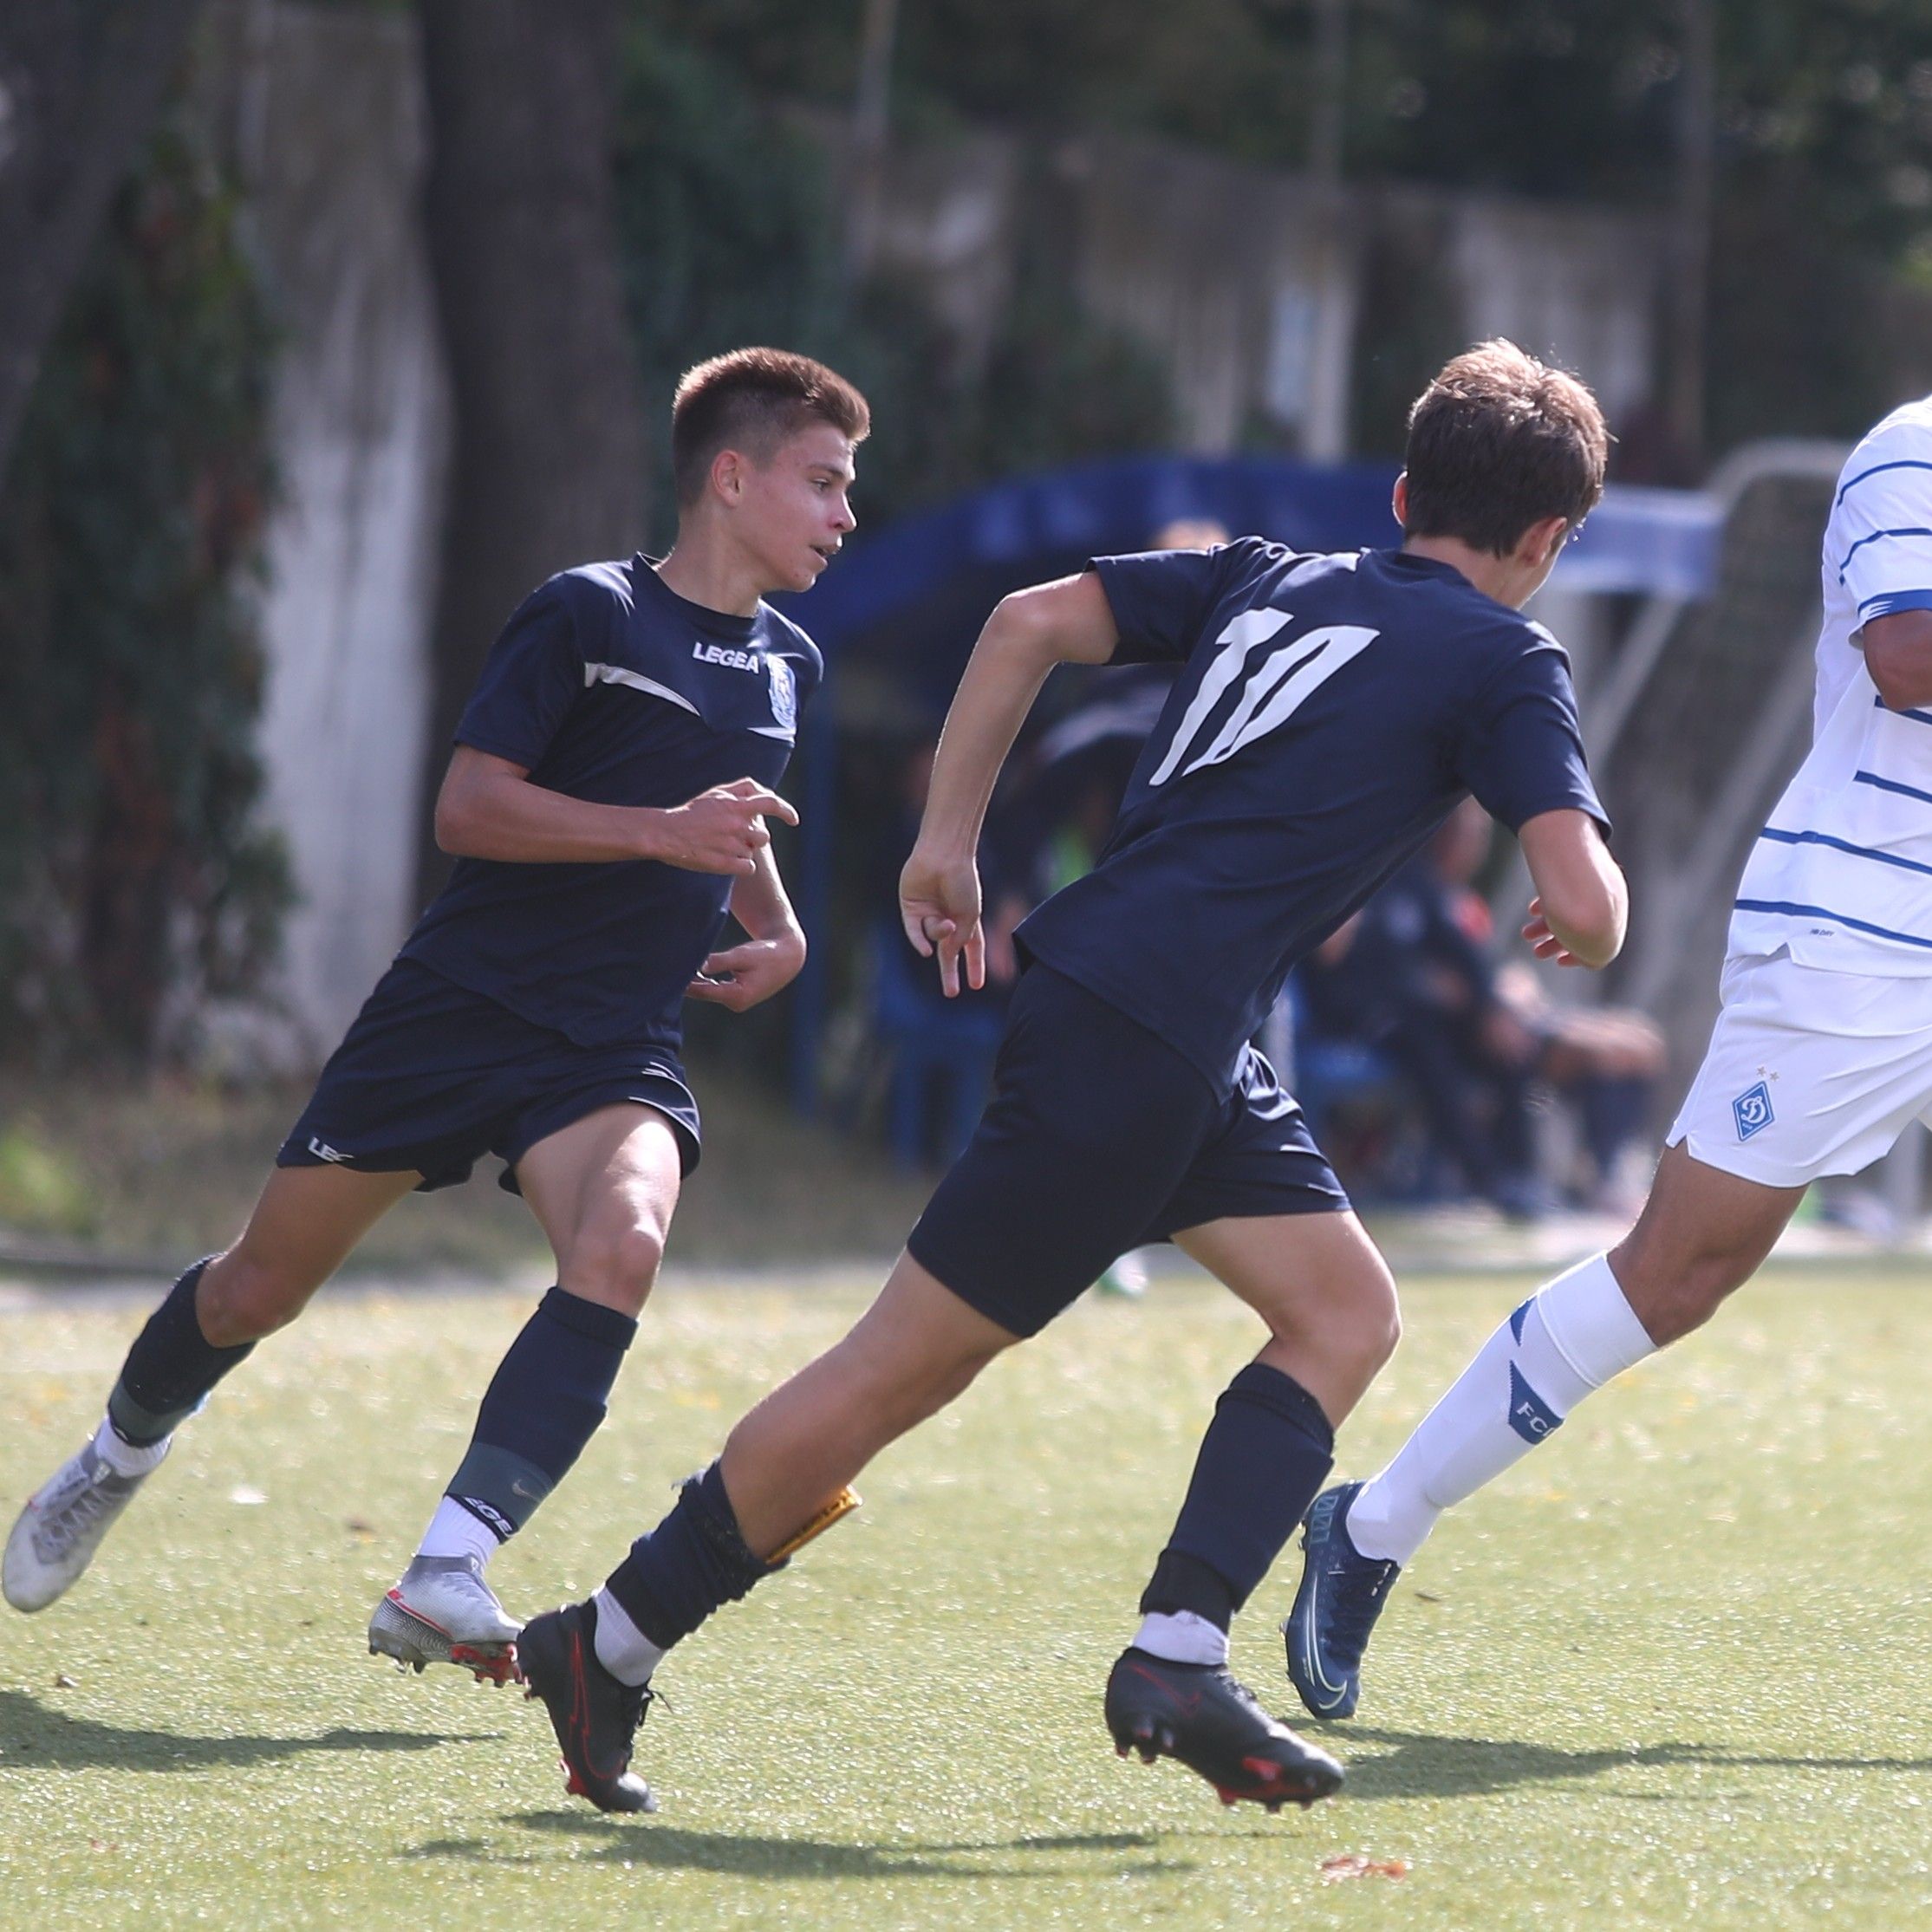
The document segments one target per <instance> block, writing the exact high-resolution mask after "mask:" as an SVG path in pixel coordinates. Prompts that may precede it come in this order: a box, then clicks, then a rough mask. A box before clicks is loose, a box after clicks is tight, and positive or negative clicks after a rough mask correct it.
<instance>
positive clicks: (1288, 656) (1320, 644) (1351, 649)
mask: <svg viewBox="0 0 1932 1932" xmlns="http://www.w3.org/2000/svg"><path fill="white" fill-rule="evenodd" d="M1292 621H1293V619H1292V617H1291V615H1290V613H1288V612H1287V611H1285V610H1244V611H1243V612H1242V613H1241V614H1240V615H1239V617H1237V618H1235V619H1234V620H1233V621H1232V622H1231V623H1230V624H1229V625H1228V627H1227V628H1226V630H1224V631H1223V632H1222V633H1221V634H1220V636H1219V637H1218V638H1216V639H1215V640H1214V643H1215V647H1216V651H1217V655H1216V657H1215V659H1214V661H1213V663H1212V664H1210V665H1209V666H1208V667H1207V675H1206V676H1205V677H1203V678H1202V680H1200V690H1199V691H1197V692H1195V693H1194V702H1193V703H1192V704H1190V705H1189V706H1187V715H1186V716H1185V717H1183V718H1182V719H1181V727H1180V729H1179V730H1178V731H1177V732H1175V733H1174V743H1173V744H1172V745H1169V746H1168V755H1167V756H1166V757H1165V758H1162V759H1161V764H1160V768H1159V769H1158V770H1157V771H1155V774H1154V776H1153V777H1151V778H1149V779H1148V784H1150V785H1163V784H1166V783H1167V782H1168V779H1169V778H1171V777H1174V775H1175V773H1176V772H1177V771H1178V772H1179V774H1180V776H1181V777H1187V774H1188V773H1189V772H1190V771H1200V769H1201V767H1202V766H1203V765H1207V764H1222V763H1224V762H1225V761H1226V760H1227V759H1229V758H1233V756H1234V754H1235V753H1236V752H1237V751H1239V750H1240V749H1241V747H1242V746H1243V745H1252V744H1253V742H1254V741H1255V739H1256V738H1265V737H1266V736H1267V735H1268V733H1269V732H1272V731H1274V730H1277V729H1278V727H1279V726H1280V725H1283V724H1284V723H1285V722H1286V720H1287V719H1289V718H1291V717H1292V716H1293V715H1294V712H1295V711H1296V710H1297V708H1298V706H1300V705H1301V704H1302V703H1303V701H1304V699H1306V698H1307V697H1308V694H1309V693H1311V691H1314V690H1315V689H1316V688H1317V686H1320V685H1323V684H1324V683H1326V682H1327V681H1328V680H1329V679H1330V678H1332V677H1333V676H1334V675H1335V673H1337V671H1339V670H1340V669H1341V668H1342V667H1343V665H1344V664H1346V663H1347V662H1348V661H1349V660H1350V659H1351V658H1353V657H1355V656H1356V655H1357V654H1359V653H1361V652H1362V651H1363V650H1365V649H1367V647H1369V644H1370V643H1371V642H1372V641H1374V640H1375V639H1376V638H1377V637H1379V636H1380V635H1381V632H1379V631H1373V630H1368V629H1365V628H1363V626H1362V625H1360V624H1327V625H1324V627H1323V628H1321V629H1320V630H1314V631H1309V632H1307V633H1306V634H1304V635H1303V636H1300V637H1296V638H1291V639H1290V640H1289V641H1288V642H1287V643H1285V644H1277V645H1275V646H1274V647H1273V648H1272V649H1271V650H1269V651H1267V652H1266V653H1265V654H1264V655H1263V656H1262V657H1261V659H1260V661H1259V663H1257V664H1254V665H1253V666H1252V668H1251V667H1250V663H1249V660H1250V659H1251V657H1252V655H1253V654H1255V653H1256V652H1257V651H1259V650H1260V648H1261V647H1262V646H1264V645H1265V644H1268V643H1270V642H1271V641H1272V639H1273V638H1274V636H1275V635H1276V634H1277V633H1278V631H1280V630H1281V629H1282V628H1283V627H1284V626H1285V625H1287V624H1289V623H1291V622H1292ZM1237 678H1242V679H1245V680H1246V681H1245V683H1244V685H1243V687H1242V691H1241V695H1240V698H1239V700H1238V701H1237V703H1236V704H1235V706H1234V709H1233V711H1232V712H1229V713H1228V716H1227V719H1226V723H1225V724H1223V725H1222V726H1221V728H1220V730H1219V731H1218V732H1215V733H1214V735H1213V739H1212V740H1211V741H1210V742H1209V743H1208V745H1207V748H1206V749H1205V750H1203V751H1199V752H1198V753H1195V746H1196V744H1197V742H1198V741H1199V739H1200V736H1201V733H1202V730H1203V728H1204V727H1205V726H1206V725H1207V720H1208V719H1209V718H1210V717H1211V716H1213V712H1214V709H1215V707H1216V706H1218V705H1219V704H1220V701H1221V699H1222V698H1223V697H1225V696H1226V693H1227V691H1228V688H1229V686H1231V685H1233V683H1234V681H1235V680H1236V679H1237ZM1191 753H1192V754H1194V755H1193V756H1190V754H1191ZM1183 758H1185V759H1187V763H1186V764H1182V763H1181V760H1182V759H1183Z"/></svg>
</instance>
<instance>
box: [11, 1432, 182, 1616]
mask: <svg viewBox="0 0 1932 1932" xmlns="http://www.w3.org/2000/svg"><path fill="white" fill-rule="evenodd" d="M157 1467H159V1463H158V1462H157ZM153 1473H154V1472H153V1469H147V1470H144V1471H143V1472H142V1473H140V1475H138V1476H124V1475H122V1474H121V1473H120V1471H118V1470H117V1469H116V1468H115V1467H114V1465H113V1464H112V1463H110V1462H109V1461H108V1460H107V1458H106V1457H105V1456H103V1455H102V1454H101V1452H100V1451H99V1450H98V1449H97V1448H95V1447H94V1444H93V1443H92V1442H89V1443H88V1445H87V1447H85V1448H83V1449H82V1450H81V1452H80V1454H78V1455H74V1456H69V1457H68V1460H66V1461H65V1462H63V1463H62V1465H61V1466H60V1467H59V1468H58V1469H56V1470H55V1472H54V1473H53V1475H52V1476H51V1477H49V1480H47V1482H46V1483H45V1484H43V1485H42V1486H41V1487H40V1488H39V1489H38V1490H36V1492H35V1493H33V1494H32V1495H31V1496H29V1498H28V1499H27V1506H26V1507H25V1508H24V1509H23V1510H22V1511H21V1512H20V1515H19V1517H18V1519H16V1522H15V1524H14V1526H13V1531H12V1533H11V1534H10V1536H9V1537H8V1538H7V1553H6V1556H5V1558H4V1559H3V1560H0V1591H3V1592H4V1594H5V1596H6V1599H7V1601H8V1602H9V1603H11V1604H12V1605H13V1607H14V1608H15V1609H16V1610H45V1609H46V1608H47V1606H48V1605H49V1603H52V1602H54V1601H55V1598H56V1597H61V1596H63V1595H64V1594H65V1593H66V1591H67V1590H68V1588H69V1587H70V1586H71V1585H72V1584H74V1583H75V1581H76V1580H77V1579H78V1577H80V1574H81V1571H83V1570H85V1569H86V1568H87V1566H88V1564H90V1563H92V1562H93V1561H94V1551H96V1550H98V1549H99V1548H100V1547H101V1538H102V1537H104V1536H105V1535H106V1534H107V1532H108V1530H109V1529H111V1528H112V1527H113V1526H114V1519H115V1518H116V1517H117V1516H119V1515H120V1512H121V1511H122V1510H124V1509H126V1508H127V1506H128V1504H129V1503H131V1502H132V1501H133V1499H134V1492H135V1491H136V1490H137V1489H139V1488H140V1486H141V1485H142V1484H143V1483H144V1482H146V1480H147V1479H148V1477H149V1476H151V1475H153Z"/></svg>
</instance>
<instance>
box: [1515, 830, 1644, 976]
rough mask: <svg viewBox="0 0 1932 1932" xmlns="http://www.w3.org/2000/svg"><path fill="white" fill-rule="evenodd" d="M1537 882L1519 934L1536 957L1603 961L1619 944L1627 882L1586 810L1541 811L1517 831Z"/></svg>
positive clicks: (1563, 962) (1565, 962)
mask: <svg viewBox="0 0 1932 1932" xmlns="http://www.w3.org/2000/svg"><path fill="white" fill-rule="evenodd" d="M1517 836H1518V838H1519V839H1520V840H1521V841H1522V845H1523V857H1524V859H1525V861H1526V862H1527V863H1528V865H1529V868H1530V877H1531V878H1532V880H1533V881H1535V883H1536V897H1535V898H1534V899H1532V901H1530V917H1529V921H1528V923H1527V924H1526V925H1525V927H1523V937H1524V938H1525V940H1528V941H1529V944H1530V950H1531V951H1532V952H1533V953H1535V954H1536V956H1537V958H1538V959H1554V960H1555V961H1556V962H1557V964H1558V966H1608V965H1609V964H1610V961H1611V960H1612V959H1615V958H1616V957H1617V954H1618V953H1620V952H1621V951H1622V950H1623V932H1624V928H1625V927H1626V926H1627V925H1628V924H1629V922H1630V888H1628V887H1627V886H1626V885H1625V884H1624V882H1623V871H1622V868H1620V867H1619V866H1618V865H1617V861H1616V860H1615V859H1613V858H1612V857H1611V856H1610V847H1609V846H1607V845H1606V844H1605V843H1604V842H1603V829H1602V828H1601V827H1600V826H1599V825H1598V824H1597V821H1596V820H1595V819H1594V818H1592V817H1591V816H1590V814H1589V813H1588V812H1584V811H1571V810H1564V811H1546V812H1539V813H1538V815H1537V816H1535V817H1534V818H1532V819H1527V820H1525V822H1524V823H1523V825H1522V826H1521V828H1520V829H1519V831H1518V833H1517Z"/></svg>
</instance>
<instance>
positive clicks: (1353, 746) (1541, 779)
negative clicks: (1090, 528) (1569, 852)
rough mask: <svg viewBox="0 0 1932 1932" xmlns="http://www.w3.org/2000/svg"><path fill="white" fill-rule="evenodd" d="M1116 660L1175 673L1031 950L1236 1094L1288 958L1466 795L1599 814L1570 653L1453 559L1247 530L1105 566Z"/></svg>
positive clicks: (1503, 811) (1500, 808)
mask: <svg viewBox="0 0 1932 1932" xmlns="http://www.w3.org/2000/svg"><path fill="white" fill-rule="evenodd" d="M1093 568H1094V569H1096V570H1097V571H1098V572H1099V573H1100V581H1101V585H1102V587H1103V589H1104V590H1105V592H1106V594H1107V601H1108V602H1109V605H1111V606H1112V608H1113V613H1114V620H1115V622H1116V625H1117V626H1118V628H1119V630H1120V636H1121V641H1120V647H1119V649H1118V650H1117V651H1116V654H1115V661H1116V663H1122V662H1151V661H1157V660H1180V661H1181V664H1182V669H1181V675H1180V676H1179V678H1178V679H1177V680H1175V683H1174V691H1173V693H1172V694H1171V695H1170V696H1169V698H1168V701H1167V704H1166V706H1164V707H1163V708H1162V710H1161V719H1160V722H1159V723H1158V724H1157V725H1155V729H1154V732H1153V734H1152V736H1151V737H1149V738H1148V742H1147V744H1146V745H1145V747H1144V748H1143V750H1142V753H1141V757H1140V761H1139V763H1138V764H1136V765H1135V769H1134V776H1133V778H1132V779H1131V781H1130V782H1129V785H1128V790H1127V796H1126V797H1125V799H1124V800H1123V802H1122V805H1121V811H1120V816H1119V818H1118V820H1117V821H1116V824H1115V827H1114V833H1113V836H1112V838H1111V839H1110V840H1109V842H1108V845H1107V848H1106V849H1105V850H1104V851H1103V853H1102V854H1101V857H1100V862H1099V863H1098V864H1097V865H1096V867H1095V868H1094V869H1093V871H1091V872H1090V873H1089V874H1088V875H1087V876H1086V877H1085V878H1083V879H1080V880H1077V881H1075V882H1074V883H1073V884H1072V885H1070V886H1069V887H1067V888H1066V889H1065V890H1064V891H1063V892H1060V893H1057V894H1055V895H1054V897H1052V898H1051V899H1050V900H1049V901H1047V902H1046V904H1045V905H1044V906H1042V907H1040V908H1039V910H1038V912H1036V913H1034V914H1033V915H1032V916H1031V918H1030V919H1028V920H1025V922H1024V923H1023V924H1022V925H1021V927H1020V928H1019V933H1018V938H1019V940H1020V943H1021V945H1022V946H1024V947H1025V950H1026V952H1027V953H1030V954H1031V956H1032V957H1034V958H1035V959H1041V960H1043V961H1044V962H1045V963H1046V964H1047V965H1049V966H1052V967H1054V968H1055V969H1056V970H1057V971H1058V972H1060V973H1064V974H1065V975H1066V976H1067V977H1068V978H1069V979H1077V980H1078V981H1079V982H1080V983H1081V984H1082V985H1083V986H1086V987H1087V988H1088V989H1089V990H1090V992H1096V993H1097V994H1099V995H1100V997H1101V998H1102V999H1105V1000H1107V1001H1108V1002H1109V1004H1110V1005H1115V1006H1117V1007H1118V1008H1119V1009H1120V1010H1121V1011H1122V1012H1124V1013H1126V1014H1128V1015H1129V1017H1130V1018H1134V1019H1136V1020H1138V1021H1139V1022H1140V1023H1141V1024H1142V1025H1143V1026H1146V1027H1148V1029H1149V1030H1150V1031H1153V1032H1155V1033H1156V1034H1158V1035H1159V1036H1160V1037H1161V1038H1162V1039H1164V1040H1166V1041H1167V1042H1168V1044H1170V1045H1172V1046H1174V1047H1175V1048H1177V1049H1179V1051H1181V1052H1182V1053H1184V1054H1186V1055H1187V1057H1188V1058H1189V1059H1191V1060H1192V1061H1193V1062H1194V1064H1195V1065H1196V1066H1197V1067H1199V1068H1200V1070H1201V1071H1202V1072H1203V1073H1205V1074H1206V1075H1207V1077H1209V1079H1210V1080H1212V1081H1213V1083H1214V1085H1215V1087H1216V1088H1217V1090H1220V1091H1222V1092H1226V1091H1227V1090H1229V1088H1230V1087H1231V1085H1232V1083H1233V1080H1234V1078H1235V1077H1236V1071H1237V1062H1238V1060H1239V1057H1240V1054H1241V1051H1242V1048H1243V1046H1244V1044H1246V1041H1247V1040H1248V1039H1249V1038H1252V1035H1253V1034H1254V1032H1255V1031H1256V1030H1257V1029H1258V1028H1259V1025H1260V1024H1261V1021H1262V1018H1263V1017H1264V1016H1265V1014H1266V1013H1267V1012H1268V1010H1269V1008H1270V1007H1272V1005H1273V1004H1274V1002H1275V999H1276V998H1277V997H1278V994H1279V992H1280V990H1281V985H1282V981H1283V980H1284V979H1285V978H1286V977H1287V974H1288V971H1289V969H1290V968H1291V966H1293V965H1294V964H1295V962H1296V961H1297V960H1298V959H1302V958H1304V956H1305V955H1306V954H1307V953H1310V952H1311V951H1312V950H1313V949H1314V948H1315V947H1316V946H1318V945H1320V944H1321V942H1322V941H1323V940H1324V939H1325V938H1327V936H1328V935H1329V934H1330V933H1332V932H1333V931H1334V930H1335V928H1336V927H1337V926H1339V925H1340V924H1341V922H1342V921H1343V920H1344V919H1346V918H1347V917H1348V915H1349V914H1350V913H1352V912H1353V911H1354V910H1355V909H1356V907H1358V906H1360V905H1362V904H1363V902H1364V901H1366V900H1367V899H1368V898H1369V895H1370V894H1372V893H1373V892H1374V891H1375V889H1376V887H1378V886H1379V885H1381V884H1382V881H1383V880H1385V879H1386V878H1388V877H1389V875H1390V874H1391V873H1392V872H1394V871H1395V868H1397V867H1398V866H1400V865H1401V864H1402V862H1403V861H1404V860H1405V859H1407V858H1408V856H1409V855H1411V854H1412V853H1414V852H1415V850H1416V849H1418V848H1419V847H1420V846H1421V844H1422V843H1423V842H1424V841H1425V840H1426V839H1427V838H1428V836H1429V835H1430V834H1431V833H1432V832H1434V829H1436V827H1437V826H1438V825H1440V824H1441V823H1442V821H1443V819H1444V818H1445V817H1446V816H1447V815H1448V813H1449V812H1450V811H1451V810H1453V809H1454V806H1455V805H1456V804H1457V803H1459V802H1460V800H1461V798H1462V797H1464V795H1465V794H1466V793H1468V792H1473V793H1474V794H1475V795H1476V797H1478V798H1479V799H1480V801H1481V802H1482V803H1483V804H1484V805H1486V807H1487V808H1488V809H1489V810H1490V811H1491V812H1492V813H1493V814H1494V816H1496V817H1498V818H1499V819H1500V820H1502V822H1503V823H1505V824H1506V825H1508V826H1509V827H1510V828H1511V829H1512V830H1513V829H1515V828H1516V827H1517V826H1519V825H1520V824H1522V823H1523V822H1524V821H1525V819H1529V818H1533V817H1535V816H1537V814H1538V813H1539V812H1545V811H1551V810H1558V809H1560V808H1563V807H1575V808H1577V809H1578V810H1583V811H1586V812H1590V813H1591V814H1593V815H1594V816H1596V817H1597V818H1598V819H1602V818H1603V809H1602V807H1601V806H1600V805H1599V804H1598V803H1597V794H1596V791H1595V790H1594V789H1593V787H1592V786H1591V784H1590V774H1589V772H1588V771H1587V770H1586V769H1585V767H1584V751H1583V744H1582V740H1581V738H1579V736H1578V734H1577V708H1576V699H1575V695H1574V693H1573V692H1572V690H1571V683H1570V664H1569V660H1568V659H1567V658H1566V657H1565V656H1564V652H1563V649H1562V647H1561V646H1560V645H1558V643H1557V641H1556V640H1555V639H1554V638H1552V637H1551V635H1550V634H1549V633H1548V632H1547V631H1545V630H1544V629H1542V628H1540V627H1539V626H1538V625H1535V624H1532V623H1531V622H1530V621H1528V620H1527V619H1526V618H1525V617H1523V616H1521V615H1519V614H1518V613H1517V612H1515V611H1513V610H1511V609H1510V608H1508V607H1507V606H1506V605H1504V604H1499V603H1498V602H1495V601H1494V600H1493V598H1489V597H1486V596H1484V595H1482V593H1481V592H1480V591H1479V590H1477V589H1475V588H1474V587H1473V585H1472V584H1471V583H1470V582H1468V580H1467V578H1465V577H1464V576H1462V574H1461V573H1460V571H1458V570H1455V569H1452V568H1451V567H1450V566H1449V565H1448V564H1446V563H1435V562H1434V561H1432V560H1430V559H1428V558H1425V557H1419V556H1409V555H1407V554H1405V553H1402V552H1400V551H1392V550H1365V551H1363V552H1361V553H1360V554H1359V555H1356V554H1355V553H1349V554H1345V555H1341V556H1299V555H1297V554H1296V553H1294V552H1293V551H1291V550H1285V549H1283V548H1282V547H1281V546H1280V545H1279V544H1278V543H1265V542H1264V541H1263V540H1262V539H1260V538H1259V537H1244V538H1242V539H1241V540H1240V541H1239V542H1237V543H1228V544H1225V545H1222V546H1221V547H1220V548H1219V549H1216V550H1174V551H1160V552H1155V553H1152V554H1149V555H1147V556H1115V557H1102V558H1100V559H1098V560H1097V562H1096V563H1095V564H1094V566H1093Z"/></svg>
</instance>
